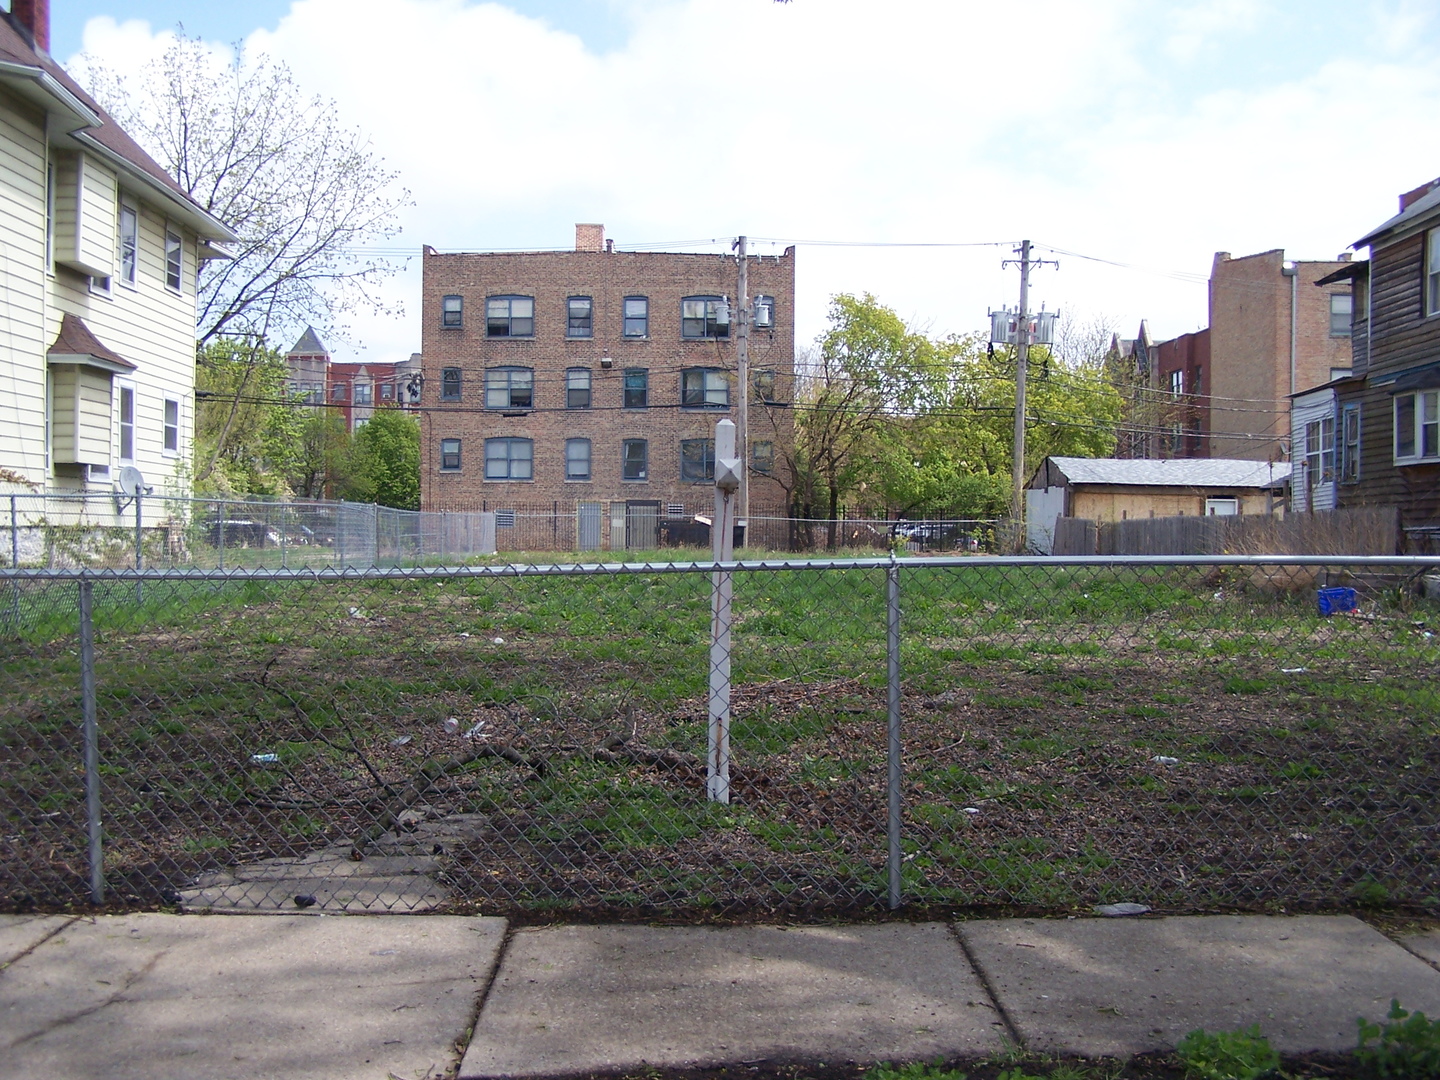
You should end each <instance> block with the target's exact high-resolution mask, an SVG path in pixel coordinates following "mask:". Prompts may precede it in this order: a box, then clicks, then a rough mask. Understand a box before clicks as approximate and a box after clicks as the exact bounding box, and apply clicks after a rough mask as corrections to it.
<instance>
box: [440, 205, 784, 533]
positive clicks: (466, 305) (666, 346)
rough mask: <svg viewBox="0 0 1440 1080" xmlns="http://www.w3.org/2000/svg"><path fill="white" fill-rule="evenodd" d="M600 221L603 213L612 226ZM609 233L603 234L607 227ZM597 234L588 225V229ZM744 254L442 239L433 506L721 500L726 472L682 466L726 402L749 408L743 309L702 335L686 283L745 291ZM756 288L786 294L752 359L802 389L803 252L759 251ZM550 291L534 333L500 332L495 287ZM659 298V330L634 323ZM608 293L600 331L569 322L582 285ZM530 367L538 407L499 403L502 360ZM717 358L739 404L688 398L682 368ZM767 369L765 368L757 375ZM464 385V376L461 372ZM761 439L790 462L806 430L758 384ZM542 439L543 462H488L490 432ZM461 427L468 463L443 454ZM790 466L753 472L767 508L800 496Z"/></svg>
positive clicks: (526, 293)
mask: <svg viewBox="0 0 1440 1080" xmlns="http://www.w3.org/2000/svg"><path fill="white" fill-rule="evenodd" d="M595 228H598V226H596V227H595ZM601 235H603V234H601ZM583 239H585V240H586V241H587V242H591V243H593V242H594V238H593V237H590V236H589V234H588V233H587V234H586V236H585V237H584V238H583ZM737 270H738V267H737V264H736V261H735V259H734V258H732V257H729V256H724V255H692V254H669V253H651V252H619V251H616V252H609V251H604V250H600V251H595V250H587V251H567V252H554V253H548V252H545V253H524V254H444V255H442V254H438V253H436V252H435V251H434V250H433V249H430V248H427V249H426V252H425V259H424V284H423V298H422V312H423V319H424V329H423V333H422V349H421V353H422V370H423V374H424V379H425V382H424V390H423V400H422V409H421V416H422V419H421V500H422V506H423V507H424V509H426V510H434V509H470V508H478V507H481V506H488V507H489V508H491V509H495V508H504V507H507V506H514V505H537V504H545V503H551V502H557V503H559V504H560V505H561V506H562V507H565V506H573V505H574V503H576V502H578V501H584V502H612V501H616V500H619V501H653V502H658V503H660V504H661V506H662V509H663V507H664V506H665V505H667V504H670V503H687V504H689V505H692V506H693V505H695V504H697V502H698V503H699V504H700V505H705V504H706V503H707V502H708V501H709V499H710V498H711V495H712V493H713V484H711V483H708V482H707V483H700V484H696V483H690V482H686V481H684V480H682V478H681V443H682V441H683V440H692V439H710V438H713V437H714V430H715V423H716V421H717V420H719V419H721V418H723V417H727V416H728V417H729V418H730V419H732V420H738V404H739V397H738V387H737V386H736V349H735V341H734V336H735V329H736V325H735V321H734V317H733V316H732V325H731V337H730V338H729V339H728V340H724V339H721V340H710V339H707V340H698V341H696V340H686V339H684V338H682V336H681V299H682V297H685V296H695V295H716V296H728V297H730V298H731V300H732V301H733V299H734V297H735V296H736V295H737V277H736V275H737ZM749 292H750V295H751V296H752V297H754V296H758V295H766V296H772V297H774V301H775V302H774V325H773V327H771V328H767V329H761V328H756V329H753V330H752V332H751V337H750V369H751V372H752V375H753V374H754V373H758V372H761V371H774V372H775V373H776V377H775V390H774V395H773V397H774V399H775V400H778V401H781V402H789V401H790V400H791V395H792V390H793V373H794V332H795V331H794V326H795V324H794V309H795V254H794V249H793V248H790V249H787V250H786V252H785V253H784V255H782V256H778V257H775V256H764V257H757V256H751V259H750V264H749ZM506 295H511V296H523V297H533V298H534V316H533V317H534V326H533V334H532V335H531V336H528V337H490V336H487V333H486V300H487V298H490V297H495V296H506ZM447 296H458V297H460V314H459V320H458V321H459V325H458V326H447V325H445V324H444V317H443V315H444V305H443V301H444V298H445V297H447ZM634 296H643V297H647V298H648V300H649V324H648V331H649V332H648V334H647V335H646V336H645V337H643V338H634V337H629V338H627V337H625V336H624V335H623V333H622V330H623V318H624V315H623V311H624V306H623V305H624V300H625V298H626V297H634ZM571 297H590V298H591V300H592V308H591V311H592V327H591V336H590V337H588V338H585V337H579V338H577V337H571V336H568V335H567V326H568V319H567V301H568V300H569V298H571ZM497 367H516V368H523V369H529V370H530V371H532V372H533V398H532V402H531V405H530V407H528V408H511V409H503V410H502V409H496V408H490V409H487V408H486V407H485V405H486V398H485V384H486V371H487V369H492V368H497ZM696 368H711V369H716V370H717V371H718V372H720V373H722V374H721V375H719V376H717V378H721V377H723V379H724V380H725V382H726V383H727V384H728V386H729V400H730V407H729V408H728V409H726V408H684V407H682V405H681V373H682V371H685V370H687V369H696ZM446 369H458V372H459V378H460V382H459V395H460V396H459V400H444V395H443V393H442V391H443V390H444V388H445V386H446V380H445V378H444V372H445V370H446ZM570 369H579V370H582V371H586V372H588V373H589V377H590V383H591V395H590V398H591V401H590V406H589V407H588V408H572V407H569V402H568V398H567V393H566V391H567V371H568V370H570ZM627 369H643V370H644V371H646V372H647V375H648V404H647V407H645V408H626V407H625V399H624V388H625V372H626V370H627ZM752 381H753V380H752ZM450 385H451V387H452V389H453V385H454V384H453V383H452V384H450ZM750 432H751V443H752V446H753V445H754V444H756V443H759V442H772V443H775V444H777V445H776V446H775V470H776V472H777V473H779V474H781V477H782V478H784V477H783V472H784V464H783V462H784V460H785V458H786V455H787V453H788V450H789V447H790V446H791V445H793V441H794V426H793V419H792V414H791V411H790V410H789V409H784V408H778V409H777V408H770V407H766V406H765V405H763V404H761V403H760V402H759V401H758V400H757V399H756V397H755V396H753V393H752V397H751V406H750ZM502 438H509V439H527V440H531V441H532V442H531V445H532V449H533V477H532V479H530V480H527V481H523V482H517V481H513V480H487V479H486V478H485V443H486V440H487V439H502ZM453 439H458V440H460V453H461V458H460V468H459V469H458V470H450V469H442V468H441V464H442V462H441V443H442V440H453ZM570 439H588V440H590V451H591V460H590V478H589V479H588V480H567V479H566V468H565V453H566V441H567V440H570ZM626 440H645V442H646V444H647V448H648V468H647V472H646V477H645V479H644V480H625V479H624V478H623V477H622V444H623V443H624V442H625V441H626ZM785 501H786V500H785V493H784V487H783V485H782V484H781V483H779V482H777V479H775V478H773V477H766V476H763V475H758V474H756V473H754V472H752V474H751V494H750V502H751V510H752V513H754V514H756V515H760V514H766V513H775V512H778V511H779V510H780V509H781V508H783V506H784V504H785Z"/></svg>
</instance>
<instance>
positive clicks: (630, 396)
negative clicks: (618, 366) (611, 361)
mask: <svg viewBox="0 0 1440 1080" xmlns="http://www.w3.org/2000/svg"><path fill="white" fill-rule="evenodd" d="M649 405H650V372H649V370H648V369H646V368H638V367H637V368H626V369H625V408H627V409H644V408H647V407H649Z"/></svg>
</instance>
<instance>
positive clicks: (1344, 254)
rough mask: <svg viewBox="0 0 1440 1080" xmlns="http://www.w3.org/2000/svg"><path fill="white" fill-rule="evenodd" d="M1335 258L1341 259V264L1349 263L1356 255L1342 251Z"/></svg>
mask: <svg viewBox="0 0 1440 1080" xmlns="http://www.w3.org/2000/svg"><path fill="white" fill-rule="evenodd" d="M1335 258H1337V259H1339V260H1340V261H1341V262H1349V261H1350V260H1351V259H1352V258H1354V254H1353V253H1352V252H1349V251H1342V252H1340V254H1339V255H1336V256H1335Z"/></svg>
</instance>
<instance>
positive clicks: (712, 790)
mask: <svg viewBox="0 0 1440 1080" xmlns="http://www.w3.org/2000/svg"><path fill="white" fill-rule="evenodd" d="M740 468H741V462H740V461H739V459H738V458H736V456H735V421H733V420H721V421H720V422H719V423H718V424H716V425H715V520H714V521H713V522H712V523H711V525H710V540H711V547H712V549H713V553H714V557H715V561H716V562H717V563H720V562H730V561H731V560H732V559H734V557H735V501H736V499H735V494H736V492H737V491H739V489H740ZM730 577H731V572H730V571H729V570H716V571H715V572H714V573H713V574H712V575H711V583H710V724H709V750H708V753H707V755H706V758H705V797H706V798H707V799H709V800H710V801H711V802H719V803H728V802H729V801H730V621H731V611H730V599H731V580H730Z"/></svg>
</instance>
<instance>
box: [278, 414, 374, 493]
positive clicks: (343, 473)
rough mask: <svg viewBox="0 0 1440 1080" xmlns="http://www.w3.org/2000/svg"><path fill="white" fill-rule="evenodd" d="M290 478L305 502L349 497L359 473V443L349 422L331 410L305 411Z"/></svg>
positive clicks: (292, 458) (291, 487)
mask: <svg viewBox="0 0 1440 1080" xmlns="http://www.w3.org/2000/svg"><path fill="white" fill-rule="evenodd" d="M302 411H303V412H304V413H306V414H308V415H306V416H305V417H304V419H303V421H302V423H301V425H300V431H299V435H298V438H297V439H296V442H295V446H294V451H295V452H294V454H293V455H292V456H291V458H290V466H289V472H288V474H287V476H286V479H287V482H288V484H289V487H290V491H291V492H292V493H293V494H295V495H296V496H298V497H300V498H302V499H335V498H339V497H341V496H342V495H344V494H346V493H347V492H348V491H349V489H350V487H351V485H352V484H353V483H354V482H355V478H356V474H357V472H358V468H357V463H356V454H355V442H354V439H353V438H352V437H351V435H350V432H349V431H347V430H346V428H345V418H344V417H343V416H341V415H340V414H339V413H338V412H335V411H333V410H330V409H323V408H321V409H304V410H302Z"/></svg>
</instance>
